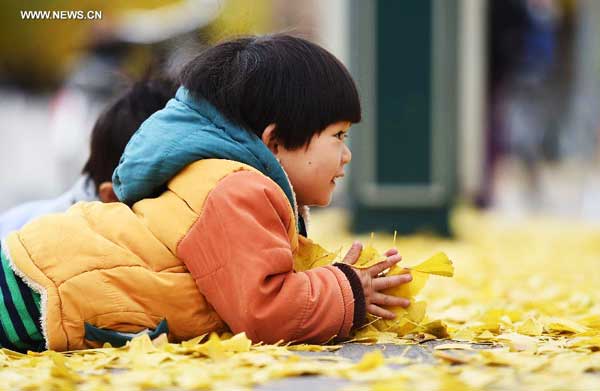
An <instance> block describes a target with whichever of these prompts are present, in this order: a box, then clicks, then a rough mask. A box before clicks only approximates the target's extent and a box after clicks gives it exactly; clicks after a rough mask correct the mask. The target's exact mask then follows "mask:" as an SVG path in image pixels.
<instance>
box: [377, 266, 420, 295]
mask: <svg viewBox="0 0 600 391" xmlns="http://www.w3.org/2000/svg"><path fill="white" fill-rule="evenodd" d="M406 273H410V274H411V276H412V281H410V282H409V283H406V284H401V285H399V286H397V287H394V288H389V289H385V290H384V291H383V293H385V294H386V295H392V296H397V297H404V298H407V299H412V298H414V297H415V296H417V295H418V294H419V292H421V290H422V289H423V288H424V287H425V284H426V283H427V280H428V279H429V275H428V274H426V273H422V272H420V271H415V270H413V271H411V270H408V269H405V268H401V267H399V266H397V265H394V266H393V267H392V268H391V269H390V271H389V272H388V273H387V274H386V276H395V275H399V274H406Z"/></svg>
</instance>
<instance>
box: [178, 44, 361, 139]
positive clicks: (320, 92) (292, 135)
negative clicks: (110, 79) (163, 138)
mask: <svg viewBox="0 0 600 391" xmlns="http://www.w3.org/2000/svg"><path fill="white" fill-rule="evenodd" d="M180 82H181V84H182V85H183V86H185V87H186V88H187V89H188V90H190V92H191V93H192V95H194V96H195V97H196V98H198V99H206V100H207V101H208V102H209V103H211V104H212V105H213V106H214V107H215V108H216V109H217V110H218V111H219V112H220V113H221V114H222V115H224V116H225V117H226V118H227V119H229V120H230V121H231V122H233V123H234V124H237V125H238V126H241V127H243V128H245V129H246V130H249V131H251V132H253V133H254V134H256V135H257V136H259V137H261V136H262V132H263V130H264V129H265V128H266V127H267V126H268V125H270V124H272V123H274V124H275V125H276V129H275V136H276V137H277V138H279V139H280V140H281V142H282V143H283V144H284V146H285V147H286V148H289V149H296V148H299V147H301V146H303V145H308V143H309V141H310V139H311V138H312V136H313V135H314V134H317V133H319V132H321V131H322V130H323V129H325V128H326V127H327V126H329V125H331V124H333V123H336V122H340V121H348V122H352V123H356V122H360V119H361V111H360V101H359V97H358V92H357V90H356V86H355V84H354V81H353V80H352V77H351V76H350V74H349V72H348V70H347V69H346V67H345V66H344V65H343V64H342V63H341V62H340V61H339V60H338V59H337V58H335V57H334V56H333V55H332V54H331V53H329V52H328V51H327V50H325V49H323V48H322V47H320V46H318V45H316V44H314V43H311V42H309V41H307V40H304V39H301V38H296V37H292V36H289V35H279V34H278V35H268V36H260V37H247V38H238V39H235V40H232V41H228V42H224V43H221V44H219V45H216V46H214V47H211V48H209V49H207V50H206V51H204V52H203V53H201V54H200V55H198V56H197V57H196V58H195V59H193V60H192V61H191V62H190V63H188V64H187V65H186V66H185V67H184V69H183V70H182V72H181V75H180Z"/></svg>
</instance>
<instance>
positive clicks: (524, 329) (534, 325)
mask: <svg viewBox="0 0 600 391" xmlns="http://www.w3.org/2000/svg"><path fill="white" fill-rule="evenodd" d="M517 332H519V333H521V334H525V335H531V336H534V337H537V336H540V335H542V333H543V332H544V325H543V324H542V322H540V321H539V320H537V319H535V318H527V319H525V320H524V321H523V322H522V323H521V324H520V325H519V326H518V327H517Z"/></svg>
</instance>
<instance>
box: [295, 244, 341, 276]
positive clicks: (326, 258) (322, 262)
mask: <svg viewBox="0 0 600 391" xmlns="http://www.w3.org/2000/svg"><path fill="white" fill-rule="evenodd" d="M337 256H338V254H335V253H332V252H329V251H327V250H325V249H324V248H323V247H321V246H320V245H319V244H317V243H315V242H313V241H312V240H310V239H306V238H304V237H301V238H300V240H299V242H298V250H297V251H296V253H295V254H294V270H296V271H298V272H303V271H306V270H309V269H314V268H315V267H321V266H327V265H331V264H332V263H333V261H334V260H335V259H336V258H337Z"/></svg>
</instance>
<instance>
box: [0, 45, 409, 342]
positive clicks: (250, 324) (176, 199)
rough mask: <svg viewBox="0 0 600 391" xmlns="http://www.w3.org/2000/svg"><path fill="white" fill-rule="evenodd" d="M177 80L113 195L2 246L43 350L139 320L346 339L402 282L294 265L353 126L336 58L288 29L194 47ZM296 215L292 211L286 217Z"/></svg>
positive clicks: (116, 332) (351, 101)
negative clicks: (31, 305)
mask: <svg viewBox="0 0 600 391" xmlns="http://www.w3.org/2000/svg"><path fill="white" fill-rule="evenodd" d="M181 83H182V87H181V88H180V89H179V90H178V91H177V94H176V96H175V98H174V99H172V100H171V101H169V103H168V104H167V106H166V107H165V108H164V109H163V110H161V111H159V112H157V113H155V114H154V115H152V116H151V117H150V118H149V119H148V120H147V121H145V122H144V123H143V124H142V126H141V128H140V129H139V130H138V132H136V134H135V135H134V136H133V137H132V139H131V141H130V142H129V144H128V145H127V147H126V149H125V152H124V154H123V156H122V158H121V161H120V163H119V165H118V167H117V169H116V170H115V172H114V175H113V183H114V186H115V192H116V194H117V196H118V197H119V199H120V200H121V201H122V202H123V203H111V204H101V203H94V202H92V203H79V204H77V205H75V206H73V207H72V208H71V209H69V211H68V212H67V213H64V214H60V215H53V216H48V217H44V218H41V219H39V220H36V221H34V222H32V223H30V224H28V225H27V226H26V227H24V228H23V229H22V230H21V231H19V232H16V233H13V234H11V235H10V236H9V237H8V238H7V240H6V241H5V242H4V243H3V244H2V249H3V251H2V258H3V259H4V263H5V264H9V265H10V266H12V268H13V269H14V270H15V273H16V274H17V275H18V276H20V277H21V278H22V279H23V280H24V281H25V282H26V283H27V285H28V286H29V287H31V290H32V291H33V292H35V293H37V294H39V295H41V303H40V304H39V305H38V306H39V308H40V309H41V312H42V316H41V327H42V331H43V336H44V340H45V343H46V347H47V348H49V349H55V350H72V349H82V348H86V347H89V346H97V345H98V344H99V343H101V342H104V341H111V342H113V343H123V342H124V341H125V340H126V339H127V338H128V337H129V334H127V333H137V332H139V331H141V330H144V329H148V331H149V332H150V334H151V336H154V335H157V334H159V333H160V332H163V331H165V332H168V336H169V340H170V341H174V342H177V341H181V340H185V339H189V338H192V337H194V336H197V335H201V334H203V333H207V332H211V331H224V330H227V329H229V330H231V331H233V332H235V333H237V332H242V331H244V332H246V334H247V335H248V337H249V338H251V339H252V340H253V341H255V342H258V341H264V342H267V343H273V342H276V341H279V340H284V341H309V342H325V341H327V340H329V339H331V338H332V337H335V336H338V337H346V336H348V334H349V333H350V331H351V329H352V327H358V326H360V325H361V324H362V323H363V322H364V317H365V314H366V312H367V311H368V312H371V313H373V314H375V315H379V316H383V317H386V318H391V317H393V314H392V313H391V312H390V311H387V310H385V309H383V308H381V307H380V306H382V305H391V306H399V305H401V306H407V305H408V304H409V303H408V301H407V300H406V299H404V298H397V297H392V296H387V295H384V294H383V293H381V292H380V291H381V290H383V289H385V288H389V287H392V286H397V285H399V284H401V283H405V282H407V281H409V280H410V276H409V275H402V276H393V277H378V275H379V273H380V272H381V271H383V270H384V269H386V268H388V267H390V266H392V265H394V264H395V263H397V262H398V261H399V260H400V256H399V255H398V254H397V252H396V251H395V250H390V251H388V252H387V253H386V255H387V259H386V260H385V261H383V262H380V263H379V264H377V265H375V266H372V267H371V268H369V269H363V270H359V269H354V268H353V267H351V266H350V265H349V263H352V262H354V261H356V259H357V258H358V256H359V254H360V249H361V247H360V245H359V244H355V245H354V246H353V247H352V249H351V250H350V252H349V253H348V255H347V256H346V258H345V262H346V263H340V264H336V265H332V266H326V267H319V268H315V269H312V270H308V271H305V272H296V271H295V270H294V256H295V255H296V254H297V253H298V251H299V249H300V248H301V247H302V246H310V245H311V242H310V241H309V240H308V239H306V238H305V235H306V225H305V221H306V218H307V213H308V209H307V207H308V206H309V205H319V206H324V205H327V204H328V203H329V202H330V198H331V194H332V192H333V189H334V187H335V182H336V181H337V180H338V179H339V178H340V177H342V176H343V175H344V166H345V165H346V164H347V163H348V162H350V159H351V154H350V150H349V149H348V147H347V146H346V145H345V143H344V140H345V138H346V135H347V133H348V129H349V127H350V124H351V123H355V122H358V121H359V120H360V104H359V100H358V94H357V91H356V88H355V85H354V82H353V81H352V78H351V77H350V75H349V73H348V71H347V70H346V69H345V67H344V66H343V65H342V64H341V63H340V62H339V61H338V60H337V59H335V57H333V56H332V55H331V54H330V53H328V52H327V51H325V50H324V49H323V48H321V47H319V46H317V45H315V44H313V43H310V42H308V41H305V40H303V39H299V38H294V37H291V36H287V35H273V36H264V37H249V38H241V39H236V40H233V41H230V42H225V43H222V44H220V45H217V46H215V47H213V48H210V49H208V50H206V51H205V52H204V53H202V54H200V55H199V56H198V57H197V58H196V59H194V60H192V61H191V62H190V63H189V64H188V65H187V66H186V67H185V68H184V70H183V71H182V75H181ZM299 211H300V213H299Z"/></svg>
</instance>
